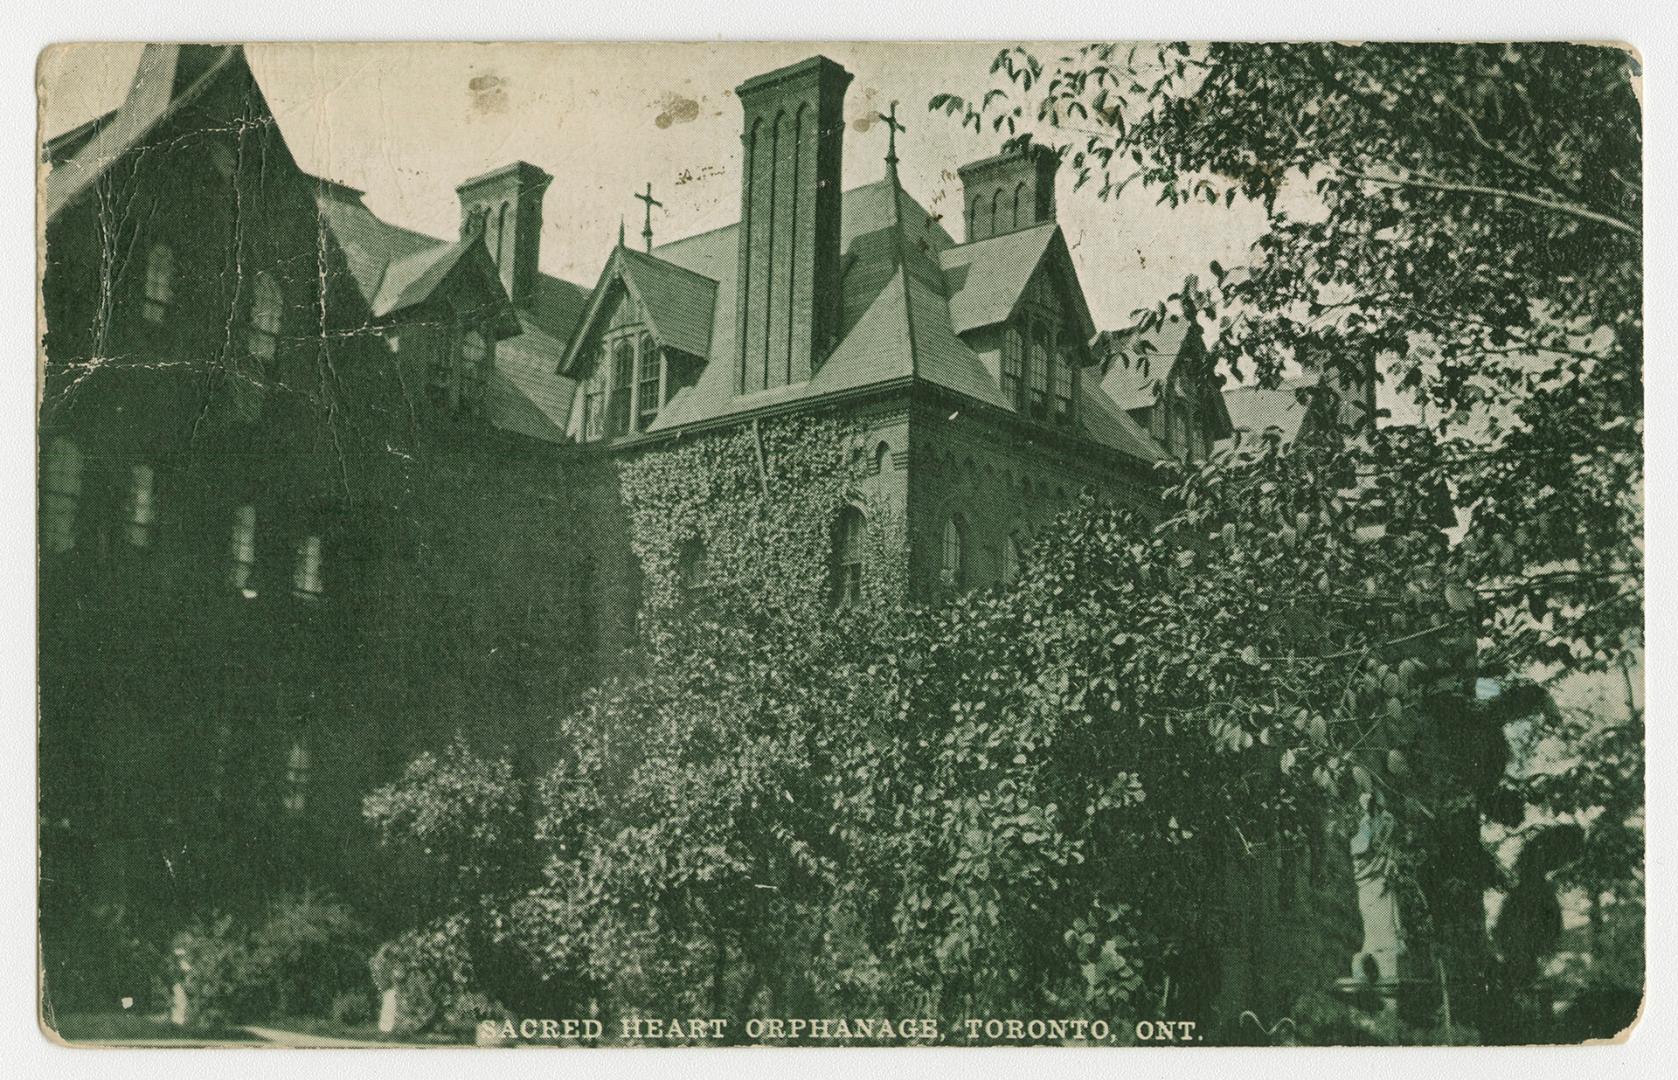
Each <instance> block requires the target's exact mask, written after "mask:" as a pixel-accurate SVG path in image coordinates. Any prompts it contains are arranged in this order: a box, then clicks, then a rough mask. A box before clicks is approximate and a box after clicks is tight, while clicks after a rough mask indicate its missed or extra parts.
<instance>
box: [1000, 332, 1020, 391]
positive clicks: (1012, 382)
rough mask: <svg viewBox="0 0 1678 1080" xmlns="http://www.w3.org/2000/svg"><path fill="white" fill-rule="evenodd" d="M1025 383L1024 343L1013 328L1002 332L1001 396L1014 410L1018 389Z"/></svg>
mask: <svg viewBox="0 0 1678 1080" xmlns="http://www.w3.org/2000/svg"><path fill="white" fill-rule="evenodd" d="M1024 382H1025V343H1024V342H1023V341H1022V340H1021V339H1020V332H1019V330H1018V329H1017V328H1015V327H1012V326H1010V327H1008V328H1007V329H1006V330H1004V331H1003V332H1002V396H1003V397H1004V398H1006V399H1008V404H1010V405H1012V406H1014V407H1015V408H1016V409H1017V408H1019V407H1020V388H1021V386H1022V385H1023V384H1024Z"/></svg>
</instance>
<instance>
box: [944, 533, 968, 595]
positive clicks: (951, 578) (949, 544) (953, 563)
mask: <svg viewBox="0 0 1678 1080" xmlns="http://www.w3.org/2000/svg"><path fill="white" fill-rule="evenodd" d="M938 579H939V580H940V581H942V582H943V583H944V585H945V586H946V587H948V588H951V589H959V588H961V587H962V586H964V585H965V584H966V583H967V522H966V521H965V520H964V519H963V518H962V516H961V515H960V514H951V515H950V516H949V517H948V518H946V519H945V521H944V549H943V558H942V560H940V565H939V570H938Z"/></svg>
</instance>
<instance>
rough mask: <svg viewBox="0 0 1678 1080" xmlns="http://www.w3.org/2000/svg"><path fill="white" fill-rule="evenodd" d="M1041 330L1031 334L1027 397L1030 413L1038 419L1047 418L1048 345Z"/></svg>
mask: <svg viewBox="0 0 1678 1080" xmlns="http://www.w3.org/2000/svg"><path fill="white" fill-rule="evenodd" d="M1043 338H1044V335H1043V332H1042V331H1041V330H1038V331H1037V332H1035V333H1033V334H1032V335H1031V370H1030V372H1029V374H1030V385H1029V387H1028V391H1029V392H1028V395H1027V396H1028V399H1029V401H1030V403H1031V415H1032V416H1035V417H1037V418H1038V419H1039V420H1047V419H1048V418H1049V346H1048V343H1047V342H1045V341H1044V340H1043Z"/></svg>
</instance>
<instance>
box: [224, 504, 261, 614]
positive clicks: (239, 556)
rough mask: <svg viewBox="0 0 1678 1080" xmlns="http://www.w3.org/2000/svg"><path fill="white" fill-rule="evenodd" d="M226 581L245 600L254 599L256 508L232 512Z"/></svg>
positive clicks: (244, 508)
mask: <svg viewBox="0 0 1678 1080" xmlns="http://www.w3.org/2000/svg"><path fill="white" fill-rule="evenodd" d="M230 554H231V556H232V562H231V569H230V570H229V573H228V580H229V581H230V582H231V583H232V585H233V588H234V589H235V590H236V591H237V592H238V593H239V595H240V596H243V597H244V598H245V599H246V600H254V599H256V590H255V589H253V588H251V577H252V575H253V574H254V573H255V571H256V507H254V506H251V505H249V504H246V505H244V506H241V507H239V509H237V510H235V511H233V549H232V552H231V553H230Z"/></svg>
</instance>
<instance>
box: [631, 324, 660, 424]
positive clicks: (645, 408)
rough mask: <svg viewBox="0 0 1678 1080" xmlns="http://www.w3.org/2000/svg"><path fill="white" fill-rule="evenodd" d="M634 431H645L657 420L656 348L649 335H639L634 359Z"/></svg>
mask: <svg viewBox="0 0 1678 1080" xmlns="http://www.w3.org/2000/svg"><path fill="white" fill-rule="evenodd" d="M635 401H636V406H635V408H636V416H635V430H636V431H645V430H647V428H648V426H649V425H651V424H652V422H653V421H654V420H656V419H658V346H657V345H654V344H653V339H652V335H651V334H642V335H641V345H640V348H639V349H637V350H636V358H635Z"/></svg>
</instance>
